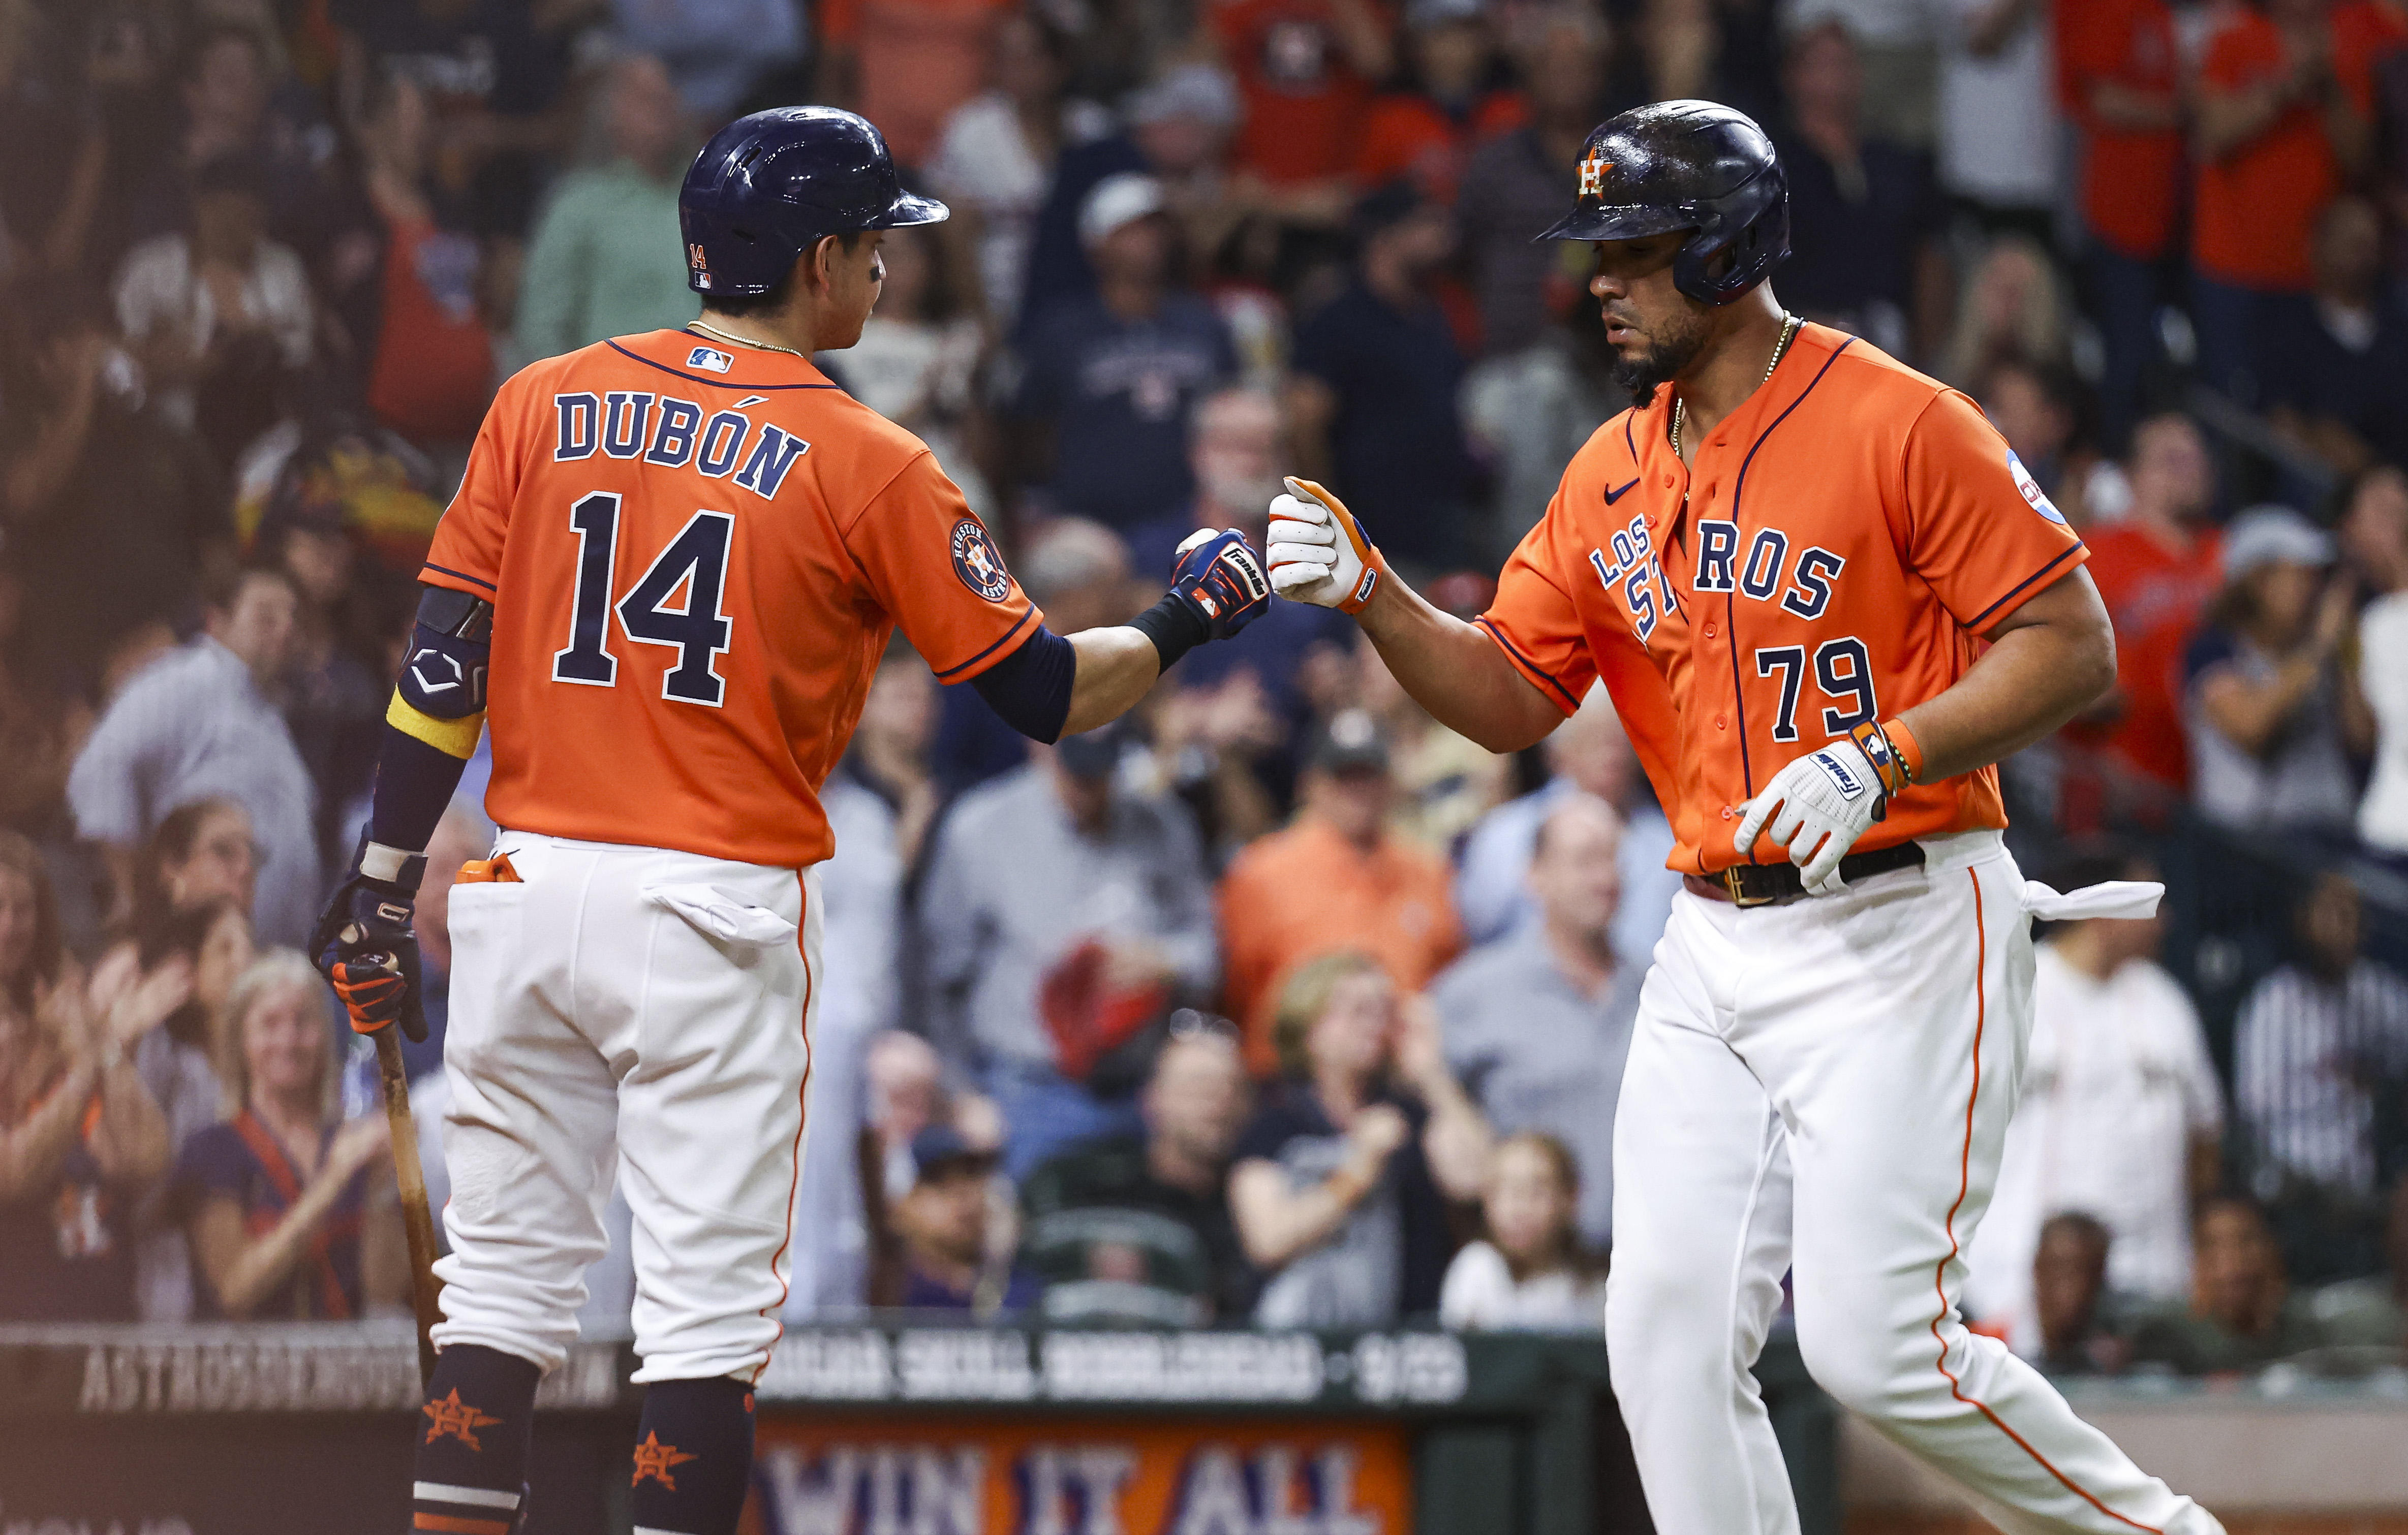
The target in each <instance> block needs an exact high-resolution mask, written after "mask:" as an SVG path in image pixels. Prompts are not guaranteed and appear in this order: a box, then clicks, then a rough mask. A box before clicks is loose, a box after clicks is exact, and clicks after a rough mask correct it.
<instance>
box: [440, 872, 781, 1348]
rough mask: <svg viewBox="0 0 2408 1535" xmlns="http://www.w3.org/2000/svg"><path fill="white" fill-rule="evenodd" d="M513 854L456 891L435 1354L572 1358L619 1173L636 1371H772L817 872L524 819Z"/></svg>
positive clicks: (445, 1054) (445, 1055) (446, 1050)
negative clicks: (627, 1220) (632, 1278)
mask: <svg viewBox="0 0 2408 1535" xmlns="http://www.w3.org/2000/svg"><path fill="white" fill-rule="evenodd" d="M495 854H507V855H508V856H509V861H510V864H511V866H512V867H513V868H514V869H515V870H516V872H517V874H518V876H519V882H516V883H509V882H492V883H475V884H461V885H458V886H455V887H454V888H453V890H452V1012H451V1022H450V1025H449V1028H448V1032H447V1034H446V1037H445V1040H444V1051H443V1064H444V1069H445V1072H446V1074H447V1076H448V1078H449V1080H450V1083H451V1087H452V1108H451V1112H450V1114H449V1116H448V1117H447V1119H446V1122H445V1131H444V1150H445V1154H446V1160H447V1161H448V1163H449V1165H450V1168H451V1173H452V1198H451V1202H450V1203H449V1204H448V1205H447V1206H446V1207H445V1209H444V1212H443V1221H444V1228H445V1231H446V1232H447V1233H448V1234H449V1236H450V1237H451V1239H452V1252H451V1255H449V1256H447V1257H445V1258H444V1259H443V1260H442V1261H441V1262H440V1263H438V1264H437V1266H436V1271H437V1273H438V1274H439V1275H441V1276H442V1279H443V1282H444V1289H443V1314H444V1320H443V1322H442V1323H441V1325H439V1326H438V1327H437V1328H436V1329H435V1341H436V1345H437V1347H438V1348H440V1347H444V1346H447V1345H449V1344H452V1343H481V1344H484V1345H485V1346H487V1347H490V1348H495V1349H499V1350H501V1351H503V1352H504V1353H507V1354H513V1355H517V1356H520V1357H522V1358H526V1359H532V1360H534V1361H535V1362H536V1363H538V1365H541V1366H542V1367H543V1368H545V1369H546V1370H550V1369H552V1367H554V1366H556V1365H557V1364H559V1363H560V1361H561V1359H562V1358H563V1357H564V1356H565V1355H566V1350H567V1347H568V1345H569V1344H570V1343H571V1342H572V1341H575V1340H576V1337H577V1309H578V1307H579V1305H580V1304H581V1303H582V1301H583V1299H584V1295H585V1278H584V1276H585V1270H586V1269H587V1268H588V1267H589V1266H590V1265H591V1264H592V1263H593V1262H594V1260H595V1259H596V1258H598V1257H600V1256H601V1255H602V1253H603V1250H604V1245H605V1241H604V1235H603V1227H602V1214H603V1208H604V1206H605V1205H606V1203H607V1202H608V1201H609V1196H610V1187H611V1178H612V1174H613V1171H614V1169H615V1170H616V1171H617V1173H618V1175H619V1176H620V1178H621V1179H623V1180H624V1183H623V1186H624V1190H625V1193H626V1197H627V1202H628V1205H629V1207H630V1209H631V1210H632V1211H633V1212H634V1217H635V1220H634V1232H635V1235H634V1242H635V1253H634V1256H635V1267H636V1301H635V1317H634V1320H635V1332H636V1348H637V1351H638V1353H639V1354H640V1355H641V1356H643V1361H644V1362H643V1368H642V1369H640V1370H638V1371H637V1372H636V1379H637V1380H638V1381H656V1380H700V1379H708V1378H710V1377H713V1376H719V1375H734V1376H738V1377H741V1378H744V1379H748V1380H749V1379H753V1378H754V1377H756V1376H757V1375H758V1373H759V1371H760V1370H761V1369H762V1367H763V1366H765V1365H766V1364H767V1362H768V1358H769V1351H770V1350H771V1348H772V1347H774V1346H775V1344H776V1342H777V1340H778V1333H779V1322H778V1313H779V1308H780V1307H781V1305H782V1304H783V1303H784V1301H785V1298H786V1286H787V1279H788V1276H789V1274H790V1273H791V1271H792V1259H793V1250H792V1235H793V1224H794V1208H795V1191H796V1184H797V1182H798V1181H799V1179H800V1176H801V1171H802V1155H803V1144H802V1137H803V1102H802V1097H803V1088H804V1083H805V1080H806V1078H807V1076H808V1075H809V1068H810V1012H811V1010H812V1009H813V1008H814V1007H815V1006H816V1004H817V995H816V991H817V988H816V987H815V986H814V984H813V981H814V979H815V978H816V977H817V976H818V975H819V974H820V973H821V967H820V935H821V929H822V923H821V912H820V899H819V885H820V878H819V869H818V868H810V869H807V870H804V871H802V872H800V873H799V874H798V873H797V872H796V870H794V869H791V868H762V867H760V866H757V865H753V864H738V863H728V862H725V861H724V860H721V859H716V858H705V857H700V856H697V855H695V854H687V853H673V852H667V851H665V850H662V849H658V848H640V847H621V846H614V845H611V844H608V843H600V842H579V841H570V840H567V839H562V838H556V837H538V836H533V835H529V834H526V833H523V832H510V831H506V832H504V833H502V834H501V836H500V837H499V838H498V839H496V841H495Z"/></svg>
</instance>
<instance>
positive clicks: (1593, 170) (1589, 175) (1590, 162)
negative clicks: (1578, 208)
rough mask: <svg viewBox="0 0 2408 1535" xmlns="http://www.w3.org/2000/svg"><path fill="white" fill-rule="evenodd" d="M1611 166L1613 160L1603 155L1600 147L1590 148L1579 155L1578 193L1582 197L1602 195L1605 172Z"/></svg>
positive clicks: (1610, 168)
mask: <svg viewBox="0 0 2408 1535" xmlns="http://www.w3.org/2000/svg"><path fill="white" fill-rule="evenodd" d="M1612 169H1613V161H1611V160H1608V159H1607V158H1606V157H1605V151H1604V150H1603V148H1602V147H1598V148H1596V149H1592V150H1590V151H1588V153H1586V154H1584V155H1583V156H1581V163H1580V194H1581V195H1582V196H1584V197H1602V196H1604V195H1605V173H1606V172H1607V171H1610V170H1612Z"/></svg>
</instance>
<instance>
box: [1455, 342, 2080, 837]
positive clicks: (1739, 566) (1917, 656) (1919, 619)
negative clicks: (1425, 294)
mask: <svg viewBox="0 0 2408 1535" xmlns="http://www.w3.org/2000/svg"><path fill="white" fill-rule="evenodd" d="M1671 402H1672V392H1671V391H1670V389H1664V390H1659V391H1658V392H1657V394H1656V400H1655V403H1654V404H1653V405H1651V406H1650V407H1648V408H1647V409H1632V410H1627V411H1625V412H1624V413H1623V414H1622V415H1620V416H1618V417H1616V418H1615V419H1613V421H1610V422H1608V423H1606V424H1605V425H1604V426H1603V427H1601V428H1599V429H1598V433H1597V435H1596V436H1595V437H1593V438H1590V439H1589V441H1588V443H1587V445H1586V446H1584V448H1582V449H1581V451H1580V452H1579V453H1578V454H1577V455H1575V456H1574V457H1573V459H1572V462H1571V465H1570V467H1569V468H1567V469H1566V470H1565V471H1564V478H1563V482H1562V484H1561V485H1560V486H1559V487H1558V488H1557V489H1556V492H1555V501H1554V502H1553V503H1552V504H1551V505H1550V506H1549V507H1548V509H1547V514H1546V516H1545V518H1544V519H1543V520H1541V522H1540V524H1539V525H1538V526H1537V527H1535V528H1533V529H1531V530H1530V533H1529V535H1528V536H1527V538H1524V539H1523V540H1522V544H1521V547H1520V548H1519V549H1517V550H1515V551H1514V552H1513V557H1512V560H1511V561H1509V562H1508V563H1507V565H1506V567H1505V572H1504V575H1503V576H1502V578H1501V579H1500V580H1499V581H1498V591H1497V601H1496V604H1495V606H1494V607H1492V608H1491V609H1490V610H1488V612H1487V613H1486V614H1484V616H1483V617H1482V618H1481V620H1480V622H1481V624H1483V625H1484V627H1486V628H1487V630H1488V632H1489V634H1490V636H1491V637H1492V638H1495V639H1496V640H1497V642H1498V645H1499V646H1501V647H1502V648H1503V650H1504V652H1505V653H1506V654H1507V655H1508V656H1510V657H1511V658H1512V661H1513V664H1514V665H1515V666H1516V667H1519V668H1520V669H1521V671H1522V672H1523V673H1524V674H1525V675H1526V676H1527V677H1528V678H1529V679H1530V681H1532V682H1534V683H1535V684H1537V686H1538V687H1539V689H1540V691H1541V692H1542V693H1544V694H1546V695H1547V696H1548V697H1549V698H1551V699H1552V700H1553V701H1554V702H1555V706H1556V707H1557V708H1559V709H1561V710H1564V711H1565V712H1566V713H1568V714H1569V713H1570V712H1571V711H1572V710H1574V709H1576V708H1578V707H1579V704H1580V700H1581V697H1582V696H1583V695H1584V694H1585V693H1586V692H1587V691H1588V687H1589V684H1590V683H1591V682H1592V681H1596V680H1598V679H1599V678H1602V679H1603V680H1604V681H1605V684H1606V686H1607V688H1608V689H1609V690H1610V691H1611V693H1612V695H1613V703H1614V708H1615V710H1616V712H1618V713H1619V714H1620V715H1621V716H1622V720H1623V724H1624V725H1625V726H1626V727H1627V729H1628V731H1629V733H1630V739H1631V744H1632V745H1633V746H1634V747H1635V748H1636V749H1637V751H1638V753H1639V757H1640V761H1641V765H1642V766H1644V767H1645V768H1646V770H1647V776H1648V778H1649V780H1650V781H1651V782H1653V783H1654V784H1655V787H1656V796H1657V797H1658V798H1659V799H1661V800H1662V802H1663V805H1664V809H1665V811H1666V813H1667V814H1668V815H1669V816H1670V819H1671V822H1672V828H1673V832H1674V834H1675V836H1676V838H1677V839H1678V840H1677V845H1676V846H1675V847H1674V849H1673V851H1672V856H1671V858H1670V865H1671V867H1672V868H1678V869H1681V870H1683V871H1684V872H1687V873H1696V874H1703V873H1711V872H1713V871H1714V870H1717V869H1721V868H1727V867H1729V866H1730V865H1732V864H1735V863H1740V862H1742V859H1741V858H1740V856H1739V854H1738V852H1737V850H1736V849H1735V848H1734V847H1733V845H1732V833H1733V832H1735V831H1736V830H1737V829H1738V826H1739V818H1740V814H1741V807H1742V806H1743V805H1744V804H1745V803H1746V802H1747V800H1748V799H1749V798H1750V797H1751V796H1754V795H1755V794H1756V791H1757V790H1758V789H1761V788H1762V787H1763V786H1764V785H1765V783H1766V782H1767V781H1769V780H1770V778H1771V777H1772V775H1773V774H1774V773H1776V772H1778V771H1779V770H1780V769H1781V768H1782V767H1783V766H1784V765H1785V764H1786V763H1787V762H1789V761H1790V760H1791V759H1792V758H1794V757H1797V756H1799V755H1802V754H1803V753H1807V752H1810V751H1813V749H1814V748H1816V747H1818V746H1820V745H1822V744H1823V743H1824V742H1825V741H1828V740H1829V739H1832V738H1833V737H1835V736H1844V735H1846V734H1847V733H1848V731H1849V730H1850V729H1851V728H1853V727H1854V726H1856V725H1857V724H1861V723H1863V722H1865V721H1867V720H1876V721H1878V720H1886V719H1889V718H1892V717H1894V716H1896V715H1897V714H1899V712H1900V711H1902V710H1907V709H1911V708H1913V707H1914V705H1916V704H1919V703H1921V702H1923V701H1924V700H1925V699H1927V698H1930V697H1932V696H1936V695H1938V694H1940V693H1942V692H1944V691H1945V690H1946V689H1947V688H1948V687H1949V686H1950V685H1951V684H1952V683H1954V682H1955V681H1957V678H1959V677H1961V676H1963V675H1964V674H1965V670H1966V668H1967V667H1970V666H1971V664H1972V662H1973V658H1974V656H1975V655H1976V654H1978V653H1979V641H1977V640H1976V638H1974V637H1975V636H1977V635H1980V634H1982V633H1984V632H1985V630H1986V628H1987V627H1988V626H1989V625H1990V624H1994V623H1996V622H1997V621H1998V620H1999V619H2000V618H2001V617H2003V616H2004V615H2006V614H2007V613H2009V612H2012V611H2013V610H2014V609H2015V608H2016V607H2017V606H2018V605H2020V604H2021V603H2022V602H2023V601H2024V600H2025V599H2026V598H2028V597H2029V596H2031V595H2034V594H2035V593H2037V592H2039V591H2041V590H2042V588H2044V587H2046V586H2047V585H2049V584H2050V583H2051V582H2053V581H2057V579H2058V578H2060V577H2062V576H2064V575H2066V574H2067V573H2069V572H2070V571H2071V570H2072V569H2073V567H2075V566H2077V565H2079V564H2081V563H2082V561H2083V560H2085V559H2086V558H2087V557H2088V551H2087V550H2085V548H2084V547H2083V544H2082V540H2081V539H2080V538H2077V537H2076V536H2075V535H2074V533H2073V530H2072V529H2071V528H2070V527H2068V526H2067V525H2066V523H2065V519H2064V518H2063V517H2061V516H2059V515H2058V514H2057V509H2056V508H2055V507H2054V506H2052V505H2050V504H2049V500H2048V498H2047V496H2045V495H2042V493H2041V490H2040V487H2039V486H2038V485H2037V484H2036V483H2034V482H2033V481H2032V478H2031V476H2030V475H2029V474H2028V473H2027V472H2025V470H2024V467H2023V466H2022V465H2021V464H2020V463H2018V462H2017V461H2016V459H2015V455H2014V453H2013V452H2010V451H2009V450H2008V448H2007V443H2006V439H2005V438H2001V437H2000V435H1999V434H1998V432H1997V431H1996V429H1994V428H1993V427H1992V426H1991V425H1990V423H1988V422H1987V421H1985V419H1983V416H1982V413H1981V411H1980V410H1979V409H1977V408H1976V407H1975V406H1974V404H1973V402H1972V401H1971V400H1969V399H1967V398H1966V397H1965V396H1964V395H1960V394H1958V393H1957V391H1955V390H1953V389H1948V388H1944V387H1942V385H1940V384H1938V383H1936V382H1934V381H1933V380H1929V379H1927V378H1925V377H1924V376H1923V375H1921V374H1919V373H1916V372H1914V370H1912V369H1910V368H1908V367H1906V366H1903V365H1901V364H1899V363H1897V362H1895V361H1893V360H1891V359H1890V358H1888V357H1886V356H1884V355H1883V354H1882V353H1881V352H1880V351H1876V350H1875V349H1874V348H1872V347H1871V346H1869V345H1867V344H1866V343H1865V342H1863V341H1861V340H1856V339H1854V338H1852V337H1847V336H1843V335H1842V334H1841V333H1839V332H1837V331H1833V330H1829V329H1827V328H1825V327H1824V326H1821V325H1805V326H1802V327H1800V328H1799V332H1798V336H1797V338H1796V339H1795V340H1794V341H1793V342H1792V343H1791V345H1790V348H1789V351H1788V352H1787V354H1786V355H1785V356H1784V357H1783V358H1782V360H1781V365H1780V366H1779V367H1777V368H1775V369H1774V370H1773V375H1772V378H1771V380H1770V381H1769V382H1767V383H1766V384H1765V386H1764V387H1762V388H1760V389H1758V390H1757V391H1756V393H1755V394H1754V395H1750V396H1749V397H1748V399H1747V400H1746V402H1745V403H1743V404H1742V405H1741V406H1740V408H1739V409H1737V410H1735V411H1733V412H1732V413H1731V416H1730V418H1729V419H1728V420H1727V421H1725V422H1723V423H1721V424H1720V425H1718V426H1717V427H1715V428H1714V430H1713V435H1712V436H1711V437H1709V438H1707V439H1706V440H1704V441H1702V442H1699V443H1698V444H1696V445H1695V458H1696V466H1695V468H1694V469H1692V468H1691V467H1689V466H1685V465H1684V464H1683V463H1682V462H1681V458H1680V455H1679V454H1678V453H1675V452H1673V451H1672V447H1671V443H1670V440H1669V439H1668V437H1667V432H1668V428H1669V426H1670V421H1671V408H1672V405H1671ZM2006 824H2007V818H2006V812H2005V810H2004V808H2003V807H2002V806H2001V805H2000V800H1999V777H1998V770H1997V769H1996V768H1983V769H1981V770H1980V771H1979V772H1974V773H1968V774H1965V775H1963V776H1962V777H1958V778H1954V779H1948V780H1944V781H1942V782H1937V783H1919V784H1916V785H1914V787H1912V788H1910V789H1908V790H1907V791H1906V792H1905V793H1904V794H1903V795H1900V796H1898V797H1896V798H1895V799H1893V800H1892V801H1891V802H1890V805H1889V810H1888V814H1887V817H1886V819H1885V820H1883V821H1880V822H1878V823H1876V824H1875V825H1873V826H1872V828H1871V830H1870V831H1868V832H1867V833H1866V834H1865V835H1864V837H1863V838H1861V839H1859V840H1858V841H1857V842H1856V849H1857V850H1858V851H1859V852H1870V851H1871V850H1873V849H1876V848H1882V847H1887V846H1890V845H1891V844H1893V843H1897V842H1902V841H1906V840H1908V839H1913V838H1919V837H1931V836H1936V835H1938V834H1941V833H1943V832H1952V831H1966V830H1971V829H1973V828H1975V827H1982V826H1992V827H1996V826H2004V825H2006ZM1786 857H1787V852H1786V850H1785V849H1783V848H1780V847H1777V846H1774V845H1772V844H1771V843H1770V841H1769V840H1766V841H1763V842H1760V843H1759V844H1758V845H1757V847H1756V861H1757V862H1760V863H1778V862H1781V861H1783V860H1784V859H1785V858H1786Z"/></svg>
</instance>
